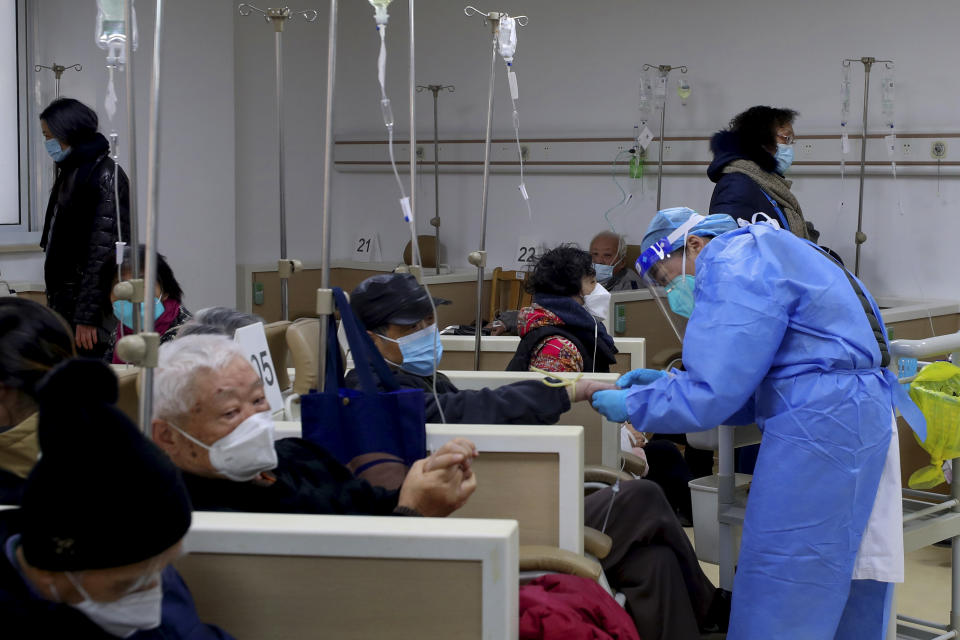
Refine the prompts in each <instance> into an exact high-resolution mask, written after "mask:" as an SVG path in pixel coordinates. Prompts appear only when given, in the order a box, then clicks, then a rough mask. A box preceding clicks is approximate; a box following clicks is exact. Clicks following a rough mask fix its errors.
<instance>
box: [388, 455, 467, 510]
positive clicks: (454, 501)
mask: <svg viewBox="0 0 960 640" xmlns="http://www.w3.org/2000/svg"><path fill="white" fill-rule="evenodd" d="M447 444H450V443H447ZM444 446H446V445H444ZM439 453H440V452H439V451H438V452H437V453H436V454H434V455H433V456H431V457H430V458H425V459H423V460H417V461H416V462H414V463H413V466H411V467H410V471H409V472H408V473H407V477H406V480H404V482H403V486H402V487H400V499H399V501H398V503H397V504H398V506H401V507H407V508H409V509H414V510H416V511H417V512H418V513H420V514H421V515H424V516H431V517H444V516H447V515H450V514H451V513H453V512H454V511H456V510H457V509H459V508H460V507H462V506H463V505H464V504H465V503H466V502H467V498H469V497H470V495H471V494H472V493H473V492H474V491H475V490H476V488H477V474H475V473H474V472H473V471H472V470H469V469H468V470H467V471H464V470H463V468H462V464H461V463H462V462H463V461H464V460H466V459H467V458H465V457H464V456H463V454H461V453H445V454H442V456H438V454H439ZM446 456H449V458H446ZM445 462H446V463H447V464H445V465H444V466H441V463H445ZM428 463H429V464H431V465H432V467H433V468H432V470H427V468H426V467H427V465H428Z"/></svg>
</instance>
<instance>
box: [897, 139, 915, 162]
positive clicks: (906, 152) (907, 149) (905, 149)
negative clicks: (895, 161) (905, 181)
mask: <svg viewBox="0 0 960 640" xmlns="http://www.w3.org/2000/svg"><path fill="white" fill-rule="evenodd" d="M900 152H901V153H902V154H903V157H904V158H909V157H910V156H911V155H913V148H912V147H911V146H910V143H909V142H904V143H903V144H901V145H900Z"/></svg>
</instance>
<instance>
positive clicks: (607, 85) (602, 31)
mask: <svg viewBox="0 0 960 640" xmlns="http://www.w3.org/2000/svg"><path fill="white" fill-rule="evenodd" d="M463 6H464V3H456V2H450V1H449V0H442V1H441V0H432V1H428V0H420V2H418V3H417V27H418V28H417V81H418V83H421V84H427V83H437V82H443V83H453V84H456V86H457V91H456V93H454V94H449V95H444V96H442V97H441V101H442V102H441V107H440V114H441V123H440V129H441V136H451V137H481V136H482V134H483V126H484V121H485V120H484V119H485V108H486V86H487V70H488V68H489V67H488V65H489V32H488V30H487V29H486V28H485V27H484V26H483V25H482V24H481V23H480V21H479V20H478V19H476V18H473V19H468V18H466V17H465V16H464V15H463V13H462V11H463ZM340 7H341V14H340V49H339V54H338V56H339V58H338V60H339V73H338V82H337V108H336V131H337V135H338V137H341V138H354V139H359V138H371V137H376V138H383V137H384V133H383V127H382V122H381V117H380V112H379V104H378V98H379V96H378V87H377V83H376V76H375V60H376V54H377V48H378V39H377V36H376V33H375V31H374V29H373V21H372V9H371V8H370V7H369V5H368V4H367V3H364V2H341V3H340ZM482 8H488V9H490V8H503V9H506V10H509V11H510V12H511V13H513V14H514V15H517V14H521V13H526V14H528V15H530V18H531V19H530V25H529V26H528V27H526V28H523V29H520V33H519V47H518V53H517V59H516V69H517V73H518V76H519V80H520V95H521V126H522V135H524V136H531V137H532V136H546V135H558V136H578V135H583V136H591V135H623V136H625V137H626V136H629V135H630V133H631V131H632V128H633V125H634V123H635V121H636V97H635V96H636V85H637V80H638V72H639V67H640V65H641V64H643V63H645V62H650V63H667V64H674V65H678V64H686V65H689V67H690V72H689V74H688V79H689V81H690V84H691V85H692V88H693V95H692V96H691V98H690V103H689V105H688V106H687V107H681V106H680V105H679V101H678V99H677V96H676V94H675V92H674V88H675V86H673V85H672V86H671V87H670V105H669V111H668V125H667V135H707V134H709V133H711V132H713V131H715V130H717V129H719V128H721V127H722V126H724V125H725V123H726V122H727V121H728V120H729V118H730V117H731V116H732V115H733V114H735V113H736V112H738V111H740V110H742V109H743V108H746V107H748V106H751V105H753V104H774V105H783V106H790V107H793V108H796V109H798V110H799V111H800V112H801V117H800V119H799V121H798V122H797V130H798V132H799V133H800V134H803V133H805V132H806V133H838V132H839V95H838V93H839V92H838V90H837V89H838V85H839V79H840V77H839V76H840V60H841V59H842V58H849V57H860V56H863V55H873V56H876V57H881V58H892V59H894V60H896V62H897V69H898V83H899V102H898V105H897V108H898V123H899V125H898V126H899V127H900V129H901V130H902V131H915V132H916V131H957V130H958V129H960V115H958V107H960V90H958V89H957V88H956V85H954V84H953V83H951V82H950V80H949V78H951V77H952V76H953V74H954V73H955V72H954V70H953V66H952V65H953V63H952V62H951V60H949V59H946V58H944V56H943V50H942V49H940V48H938V47H935V46H934V45H933V43H949V42H952V41H953V39H954V37H955V35H954V27H953V25H955V24H957V23H958V22H960V5H958V4H957V3H955V2H953V1H952V0H930V1H928V2H924V3H922V4H905V3H900V2H896V1H894V0H878V1H875V2H870V3H866V2H862V1H854V0H842V1H839V2H838V1H835V0H808V1H807V2H794V3H770V2H767V1H766V0H742V1H740V2H736V3H719V2H712V1H708V0H678V1H677V2H673V3H669V4H666V5H664V4H658V5H650V4H648V3H639V2H636V1H635V0H604V1H603V2H595V3H589V4H584V3H582V2H577V1H575V0H554V1H552V2H549V3H547V2H542V1H541V2H536V1H532V0H527V1H522V0H516V1H514V2H511V3H508V4H505V5H502V7H499V6H494V5H490V6H487V5H484V7H482ZM391 9H392V14H393V15H392V18H391V26H390V29H389V31H388V45H389V49H390V59H389V63H388V76H389V86H388V93H389V95H390V97H391V98H392V100H393V110H394V113H395V116H396V120H397V128H398V134H399V137H400V138H404V137H405V136H406V133H405V132H406V130H407V127H406V123H407V119H408V111H407V108H406V96H407V89H406V84H405V83H406V76H407V34H406V28H407V18H406V12H407V5H406V3H399V2H398V3H394V5H393V6H392V7H391ZM325 18H326V16H325V15H323V16H322V17H321V20H319V21H318V22H317V23H315V24H313V25H306V24H302V23H300V24H297V23H295V24H293V25H291V26H290V27H289V29H288V32H287V39H286V43H287V44H286V47H287V56H286V73H287V80H288V82H287V89H288V102H287V104H288V111H287V117H288V123H289V125H288V131H289V135H288V137H287V144H288V151H287V159H288V166H289V167H290V168H291V169H290V180H289V183H288V188H289V192H288V193H289V197H288V202H289V215H290V222H289V226H290V235H289V238H290V252H291V255H293V256H296V257H299V258H301V259H303V260H318V259H319V257H320V255H319V243H320V226H319V208H320V198H321V195H322V194H321V190H320V177H321V173H320V172H321V162H322V138H321V131H320V130H321V128H322V123H323V103H324V95H323V84H324V82H325V78H324V70H325V64H326V35H325V34H326V24H325ZM235 22H236V26H237V40H236V43H237V63H238V64H237V73H238V76H237V114H238V115H237V131H238V143H237V144H238V164H237V170H238V178H237V182H238V196H239V199H238V208H239V215H240V217H239V218H238V222H237V225H238V226H237V228H238V256H240V259H241V261H242V262H247V263H257V262H260V263H269V262H272V261H273V260H275V259H276V256H277V249H276V245H277V242H278V240H277V231H276V227H277V223H276V213H275V211H276V205H275V201H276V197H275V195H274V194H275V190H274V191H272V189H275V187H274V186H273V184H272V180H273V177H272V176H273V172H274V171H275V168H274V166H275V159H274V154H275V147H274V138H273V129H272V125H271V122H270V120H269V119H270V118H272V114H273V105H272V89H273V84H272V83H273V74H272V53H273V50H272V36H271V33H270V32H269V28H268V27H267V26H266V25H264V24H262V23H259V22H257V21H253V20H252V19H251V18H247V19H239V18H238V19H236V20H235ZM254 22H257V23H256V24H253V23H254ZM861 69H862V68H861ZM498 72H499V73H500V76H499V77H498V82H497V95H496V104H497V111H496V113H495V119H494V120H495V135H497V136H503V137H508V136H510V135H511V134H512V130H511V124H510V122H511V121H510V114H509V110H508V109H507V106H506V105H508V104H509V100H508V94H507V87H506V79H505V77H504V76H503V73H502V67H498ZM854 77H855V78H856V80H855V84H854V87H855V89H854V96H853V98H852V101H853V105H854V120H856V114H857V113H858V112H859V104H860V101H861V100H862V93H860V92H861V91H862V89H861V87H862V71H861V70H858V71H856V72H855V76H854ZM878 80H879V78H878V75H877V74H874V84H873V91H872V92H871V95H872V113H873V115H874V116H875V117H873V118H871V122H875V123H877V124H879V115H880V114H879V90H878V88H877V81H878ZM671 82H674V79H673V78H671ZM418 100H419V101H418V103H417V109H418V128H419V136H420V139H421V141H423V142H424V143H427V141H428V138H429V137H430V136H431V134H432V97H431V96H430V94H429V93H425V94H421V95H420V96H419V98H418ZM855 130H856V128H855ZM877 130H879V127H877ZM871 144H873V143H871ZM838 146H839V145H838ZM954 146H955V147H956V148H954ZM954 146H951V147H950V150H949V151H950V154H951V156H950V157H948V160H949V159H954V157H955V156H954V154H956V153H958V152H960V145H954ZM614 153H615V148H612V149H611V154H610V157H611V159H612V158H613V155H614ZM838 156H839V153H838ZM925 157H926V153H925V150H921V155H919V157H918V158H917V159H924V158H925ZM851 160H852V158H851ZM392 180H393V178H392V176H390V175H389V174H385V173H379V174H357V173H340V172H338V173H336V174H335V181H334V194H333V197H334V219H333V238H334V242H333V257H334V258H346V257H348V256H349V255H350V244H351V240H352V238H353V237H354V234H355V233H356V231H357V230H358V229H360V228H363V227H366V226H371V225H372V226H375V227H376V228H378V229H379V230H380V239H381V244H382V245H383V248H384V259H385V260H398V259H399V257H400V251H401V249H402V247H403V245H404V244H405V242H406V231H405V229H404V225H403V224H402V223H401V221H400V213H399V209H398V206H397V204H396V198H397V192H396V186H395V184H393V182H392ZM625 182H627V181H625ZM516 183H517V179H516V177H515V176H510V175H494V177H493V178H492V183H491V184H492V186H491V199H490V218H489V223H488V236H487V248H488V251H489V252H490V264H492V265H496V264H503V263H506V262H508V261H509V260H510V259H511V256H512V254H513V252H514V251H515V249H516V245H517V236H520V235H529V234H533V235H535V236H536V237H538V238H539V239H541V240H543V241H545V242H546V243H548V244H556V243H559V242H562V241H570V240H573V241H579V242H581V243H584V244H585V243H586V242H587V241H588V240H589V237H590V236H591V235H592V234H593V233H594V232H595V231H597V230H599V229H600V228H602V227H603V226H604V222H603V219H602V212H603V211H604V210H606V209H607V208H608V207H609V206H611V205H612V204H614V203H615V202H617V200H618V198H619V193H618V192H617V190H616V188H615V187H614V185H613V183H612V182H611V181H610V178H609V176H608V175H607V176H605V175H584V176H546V175H531V176H528V178H527V184H528V187H529V191H530V193H531V196H532V198H533V201H532V202H533V205H534V223H533V224H531V223H530V222H528V221H527V218H526V210H525V209H524V208H523V207H522V203H521V202H520V201H519V199H518V196H517V191H516ZM627 184H629V185H630V186H631V187H632V188H633V189H634V190H635V192H636V195H635V197H634V199H633V203H632V205H633V206H632V208H631V209H630V211H629V212H628V213H626V214H623V215H621V216H620V217H619V222H620V226H621V227H622V228H623V229H625V230H626V231H628V232H630V234H631V237H632V238H634V239H639V236H641V235H642V232H643V229H644V228H645V226H646V223H647V222H648V221H649V219H650V217H651V216H652V214H653V212H654V208H655V206H654V199H653V192H654V190H655V178H654V177H651V178H649V179H648V180H647V181H646V184H645V185H644V189H645V194H644V195H643V197H641V194H640V193H639V190H640V186H639V184H638V183H636V182H633V183H629V182H627ZM420 187H421V188H420V189H418V197H419V205H418V206H419V210H420V214H419V218H420V220H421V223H420V232H421V233H427V232H429V231H430V229H429V227H428V226H427V224H426V221H427V220H428V219H429V217H430V216H432V215H433V184H432V173H431V172H429V168H428V174H427V175H424V176H423V177H422V179H421V180H420ZM899 187H900V189H902V193H903V201H904V206H905V209H906V215H905V216H900V215H899V213H897V211H896V202H895V199H894V198H893V197H892V193H893V185H892V183H891V181H890V180H889V178H886V177H870V178H868V182H867V193H866V201H865V214H864V218H865V221H864V231H865V232H866V233H867V234H868V236H869V238H870V240H869V242H868V243H867V245H865V248H864V252H863V268H862V271H863V275H864V278H865V280H866V282H867V284H868V285H869V286H870V287H871V289H872V290H874V292H875V293H878V294H897V295H908V296H918V295H922V296H926V297H952V298H955V297H956V295H957V293H958V292H957V288H956V286H955V285H954V284H953V278H952V273H951V272H952V262H951V261H950V259H949V252H950V251H951V249H950V248H949V245H948V244H947V242H946V241H944V242H938V241H937V240H935V239H934V238H937V237H942V238H951V237H956V235H957V233H958V232H960V221H957V220H956V219H955V217H954V216H953V215H952V210H951V207H950V203H952V202H953V201H954V199H955V197H956V196H957V195H958V193H957V191H958V187H957V184H956V177H955V176H945V177H944V178H943V179H942V180H941V182H940V194H939V195H938V194H937V184H936V179H935V178H930V177H908V178H902V179H901V180H900V184H899ZM794 189H795V191H796V193H797V195H798V197H799V199H800V202H801V204H802V206H803V208H804V212H805V214H806V216H807V217H808V218H810V219H812V220H814V221H815V223H816V224H817V227H818V228H820V229H821V230H822V231H823V237H822V238H821V240H822V242H824V243H825V244H828V245H830V246H832V247H834V248H836V249H837V250H839V251H840V253H841V254H842V255H843V256H844V257H845V259H847V261H848V263H850V264H852V262H853V253H854V252H853V242H852V237H853V232H854V230H855V229H856V195H857V193H856V189H857V184H856V178H855V176H854V177H851V176H850V175H848V177H847V181H846V185H845V194H846V199H847V202H848V207H847V209H846V211H845V212H844V213H842V214H838V212H837V203H838V201H839V196H840V181H839V176H837V175H826V176H806V175H804V176H800V177H798V179H797V181H796V183H795V185H794ZM711 190H712V184H711V183H710V182H709V181H708V180H707V179H706V178H705V177H704V176H702V174H701V175H695V176H689V177H678V176H667V177H665V179H664V196H663V204H664V206H671V205H678V204H685V205H689V206H692V207H694V208H700V209H704V208H706V206H707V203H708V202H709V197H710V192H711ZM440 197H441V204H442V205H443V212H442V216H443V219H444V226H443V232H442V238H443V243H444V244H445V245H446V247H447V250H448V258H449V260H450V262H451V263H453V264H454V265H459V266H463V265H466V257H465V256H466V253H467V252H468V251H469V250H472V249H475V248H476V246H477V244H478V241H479V237H478V235H479V226H480V222H479V209H480V178H479V175H444V176H442V179H441V192H440Z"/></svg>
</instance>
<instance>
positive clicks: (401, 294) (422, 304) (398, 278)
mask: <svg viewBox="0 0 960 640" xmlns="http://www.w3.org/2000/svg"><path fill="white" fill-rule="evenodd" d="M433 303H434V304H435V305H441V304H450V301H449V300H443V299H442V298H434V299H433ZM350 306H351V307H352V308H353V312H354V313H355V314H357V317H358V318H359V319H360V322H362V323H363V325H364V326H365V327H366V328H367V329H369V330H371V331H373V330H375V329H379V328H380V327H382V326H384V325H386V324H416V323H418V322H420V321H421V320H423V319H424V318H426V317H427V316H429V315H430V314H431V313H433V307H432V306H430V296H428V295H427V290H426V289H425V288H424V286H423V285H422V284H420V283H419V282H417V279H416V278H415V277H414V276H413V275H412V274H410V273H385V274H383V275H378V276H373V277H372V278H367V279H366V280H364V281H363V282H361V283H360V284H358V285H357V288H356V289H354V290H353V292H351V293H350Z"/></svg>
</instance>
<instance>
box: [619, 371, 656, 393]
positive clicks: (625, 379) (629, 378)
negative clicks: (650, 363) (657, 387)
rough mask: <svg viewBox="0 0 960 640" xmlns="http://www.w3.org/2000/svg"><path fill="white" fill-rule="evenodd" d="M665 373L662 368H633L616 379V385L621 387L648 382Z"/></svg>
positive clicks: (654, 380)
mask: <svg viewBox="0 0 960 640" xmlns="http://www.w3.org/2000/svg"><path fill="white" fill-rule="evenodd" d="M665 375H667V372H666V371H663V370H662V369H634V370H633V371H628V372H627V373H625V374H623V375H622V376H620V378H618V379H617V386H618V387H620V388H621V389H626V388H627V387H632V386H633V385H635V384H650V383H651V382H656V381H657V380H659V379H660V378H662V377H664V376H665Z"/></svg>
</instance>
